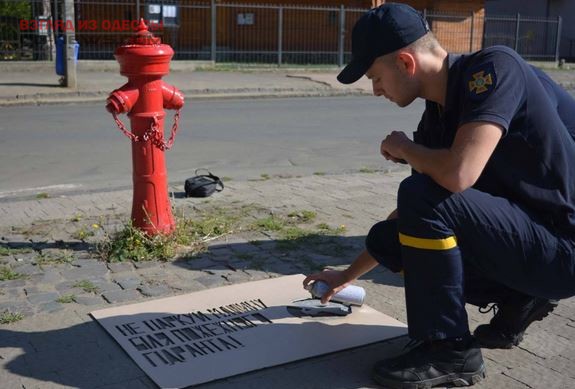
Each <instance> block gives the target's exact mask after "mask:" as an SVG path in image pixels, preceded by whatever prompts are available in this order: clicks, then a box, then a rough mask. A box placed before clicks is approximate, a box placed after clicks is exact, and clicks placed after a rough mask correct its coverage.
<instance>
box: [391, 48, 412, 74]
mask: <svg viewBox="0 0 575 389" xmlns="http://www.w3.org/2000/svg"><path fill="white" fill-rule="evenodd" d="M396 63H397V67H398V68H399V70H400V71H401V72H402V73H404V74H405V75H407V76H409V77H413V75H414V74H415V68H416V62H415V57H414V56H413V54H412V53H410V52H407V51H400V52H399V53H398V54H397V57H396Z"/></svg>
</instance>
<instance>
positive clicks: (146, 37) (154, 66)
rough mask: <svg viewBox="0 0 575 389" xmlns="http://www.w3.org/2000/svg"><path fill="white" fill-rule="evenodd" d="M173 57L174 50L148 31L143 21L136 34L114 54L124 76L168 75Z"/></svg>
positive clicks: (141, 20)
mask: <svg viewBox="0 0 575 389" xmlns="http://www.w3.org/2000/svg"><path fill="white" fill-rule="evenodd" d="M173 56H174V50H172V48H171V47H170V46H169V45H166V44H163V43H162V41H161V39H160V38H159V37H155V36H154V35H153V34H152V33H151V32H150V31H148V27H147V26H146V23H144V20H143V19H140V24H139V25H138V28H137V32H136V34H134V35H133V36H132V37H130V38H129V39H128V40H127V42H126V44H124V45H122V46H120V47H118V48H117V49H116V51H115V53H114V57H116V59H117V60H118V62H119V63H120V73H121V74H122V75H124V76H138V75H161V76H163V75H166V74H168V73H169V72H170V60H171V59H172V57H173Z"/></svg>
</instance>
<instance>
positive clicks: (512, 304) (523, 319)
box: [473, 295, 558, 349]
mask: <svg viewBox="0 0 575 389" xmlns="http://www.w3.org/2000/svg"><path fill="white" fill-rule="evenodd" d="M557 304H558V301H556V300H547V299H541V298H535V297H530V296H525V295H522V296H520V297H515V298H513V299H511V300H509V301H506V302H505V303H502V304H494V305H493V306H492V308H493V309H494V310H495V316H493V318H492V319H491V321H490V322H489V324H482V325H480V326H478V327H477V328H476V329H475V332H474V333H473V335H475V338H476V339H477V341H478V342H479V344H480V346H481V347H484V348H506V349H508V348H512V347H513V346H517V345H518V344H519V342H521V341H522V340H523V334H524V333H525V330H526V329H527V327H529V325H530V324H531V323H533V322H534V321H538V320H542V319H543V318H544V317H546V316H547V315H548V314H549V313H550V312H551V311H553V309H555V307H556V306H557Z"/></svg>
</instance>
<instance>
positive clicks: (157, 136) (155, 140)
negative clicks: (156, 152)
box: [112, 109, 180, 151]
mask: <svg viewBox="0 0 575 389" xmlns="http://www.w3.org/2000/svg"><path fill="white" fill-rule="evenodd" d="M112 116H113V117H114V121H115V122H116V124H117V125H118V128H119V129H120V131H122V132H123V133H124V135H126V136H127V137H128V138H130V140H131V141H132V142H147V141H148V140H150V141H151V142H152V144H153V145H155V146H156V147H157V148H159V149H160V150H162V151H166V150H169V149H171V148H172V146H173V145H174V140H175V138H176V132H177V131H178V125H179V120H180V110H179V109H178V110H177V111H176V113H175V115H174V124H173V125H172V131H171V133H170V138H169V139H168V141H167V142H166V141H164V139H163V136H162V131H161V130H160V126H159V123H158V117H157V116H154V118H153V119H152V123H151V124H150V128H149V129H147V130H146V131H145V132H144V134H143V135H142V137H141V138H140V137H139V136H137V135H135V134H134V133H133V132H131V131H129V130H128V129H127V128H126V126H125V124H124V123H123V122H122V120H120V118H119V117H118V114H117V113H116V112H112Z"/></svg>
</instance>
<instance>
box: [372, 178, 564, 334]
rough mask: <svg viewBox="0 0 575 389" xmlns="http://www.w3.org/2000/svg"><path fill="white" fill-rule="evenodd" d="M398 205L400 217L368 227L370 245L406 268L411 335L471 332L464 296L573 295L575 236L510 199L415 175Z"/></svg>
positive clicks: (392, 264) (481, 299) (476, 300)
mask: <svg viewBox="0 0 575 389" xmlns="http://www.w3.org/2000/svg"><path fill="white" fill-rule="evenodd" d="M397 208H398V213H399V218H398V219H394V220H386V221H382V222H379V223H377V224H376V225H374V226H373V227H372V228H371V230H370V232H369V234H368V236H367V238H366V248H367V251H368V252H369V253H370V254H371V255H372V256H373V257H374V258H375V259H376V260H377V261H378V262H379V263H381V264H382V265H383V266H385V267H387V268H389V269H391V270H392V271H396V272H397V271H400V270H403V271H404V277H405V298H406V307H407V320H408V328H409V335H410V337H411V338H413V339H418V340H433V339H444V338H451V337H459V336H465V335H467V334H468V333H469V327H468V323H467V314H466V312H465V303H466V302H467V303H471V304H474V305H479V306H485V305H486V304H488V303H491V302H499V303H501V302H503V301H505V299H507V298H509V296H511V295H512V294H517V293H521V294H525V295H529V296H534V297H542V298H547V299H561V298H567V297H571V296H573V295H575V241H574V240H573V238H570V237H567V236H565V235H562V234H561V233H559V232H557V231H556V230H555V229H554V228H553V227H552V226H548V225H546V224H545V223H544V221H543V220H541V218H540V217H538V216H537V215H536V214H534V213H533V212H530V211H529V210H526V209H523V208H521V207H520V206H518V205H517V204H514V203H513V202H511V201H509V200H507V199H505V198H501V197H494V196H492V195H490V194H488V193H484V192H481V191H478V190H475V189H467V190H465V191H463V192H461V193H451V192H449V191H447V190H446V189H444V188H443V187H441V186H440V185H438V184H436V183H435V182H434V181H433V180H432V179H431V178H430V177H428V176H426V175H423V174H413V175H412V176H410V177H408V178H406V179H405V180H404V181H403V182H402V183H401V184H400V186H399V191H398V207H397Z"/></svg>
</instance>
